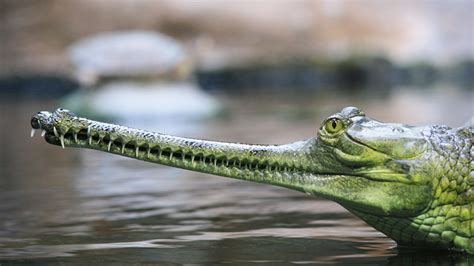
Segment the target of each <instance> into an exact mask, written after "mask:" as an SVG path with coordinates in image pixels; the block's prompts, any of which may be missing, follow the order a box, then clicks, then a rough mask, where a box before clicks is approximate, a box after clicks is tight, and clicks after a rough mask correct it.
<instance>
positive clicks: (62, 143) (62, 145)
mask: <svg viewBox="0 0 474 266" xmlns="http://www.w3.org/2000/svg"><path fill="white" fill-rule="evenodd" d="M59 140H60V141H61V147H63V149H64V135H61V136H60V137H59Z"/></svg>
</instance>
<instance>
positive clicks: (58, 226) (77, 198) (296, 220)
mask: <svg viewBox="0 0 474 266" xmlns="http://www.w3.org/2000/svg"><path fill="white" fill-rule="evenodd" d="M473 95H474V93H473V92H472V91H461V90H435V91H426V90H425V91H417V90H408V89H406V90H401V91H397V92H396V93H393V94H389V95H385V96H384V97H375V96H372V95H370V94H363V95H346V96H342V95H329V94H327V95H312V96H311V97H291V96H285V97H283V96H281V97H280V96H277V95H276V96H272V97H265V98H262V97H260V96H259V97H252V96H239V97H236V96H233V97H231V96H220V99H221V101H222V102H223V103H224V104H225V105H226V106H227V107H228V112H227V113H228V115H224V116H222V117H218V118H215V119H210V120H205V121H196V122H184V121H181V122H179V121H176V120H174V121H163V120H161V121H153V122H150V121H148V122H147V123H145V122H144V121H141V122H140V121H124V122H123V123H125V124H127V125H130V126H139V127H144V128H148V129H154V130H156V129H160V128H161V129H163V130H161V131H165V133H175V134H179V135H182V136H193V137H203V138H208V139H216V140H227V141H238V142H250V143H284V142H290V141H294V140H298V139H305V138H308V137H310V136H311V135H313V134H315V132H316V128H317V127H318V125H319V122H320V121H321V120H322V119H323V118H324V117H326V116H328V115H330V114H332V113H334V112H336V111H338V110H340V109H341V108H342V107H343V106H346V105H356V106H359V107H361V109H363V110H364V111H365V112H366V113H367V114H369V115H370V116H372V117H374V118H377V119H379V120H382V121H391V122H405V123H412V124H430V123H445V124H448V125H451V126H459V125H461V124H462V123H463V122H464V121H466V120H467V119H468V118H469V117H471V116H473V115H474V112H473V109H472V106H471V105H472V100H473ZM56 107H57V106H56V103H55V102H8V101H6V100H4V101H2V107H1V120H2V121H1V125H2V130H1V131H0V132H1V135H0V137H1V138H0V140H1V141H2V142H1V146H2V148H1V153H0V155H1V157H0V163H1V165H0V166H1V168H0V170H1V172H0V264H1V265H4V264H6V265H9V264H10V263H14V264H16V263H26V264H28V263H31V262H44V263H51V264H62V263H78V264H102V263H114V264H116V263H134V264H140V263H153V264H155V263H161V264H165V265H167V264H169V265H174V264H268V265H281V264H289V263H293V264H313V263H320V264H327V263H346V264H389V265H398V264H403V265H411V264H425V265H431V264H435V263H437V264H465V265H469V264H472V263H473V261H474V260H473V258H470V257H467V256H466V255H461V254H455V253H454V254H450V253H440V252H429V251H419V250H411V251H409V250H401V249H398V248H396V245H395V243H394V242H393V241H392V240H390V239H388V238H386V237H385V236H384V235H383V234H381V233H379V232H377V231H376V230H374V229H372V228H371V227H369V226H367V225H366V224H365V223H364V222H362V221H361V220H360V219H358V218H356V217H355V216H353V215H352V214H350V213H349V212H348V211H346V210H345V209H343V208H342V207H340V206H339V205H338V204H335V203H333V202H330V201H326V200H324V199H320V198H316V197H311V196H307V195H305V194H301V193H298V192H294V191H291V190H287V189H283V188H278V187H273V186H269V185H261V184H254V183H249V182H244V181H237V180H232V179H226V178H221V177H216V176H211V175H206V174H200V173H193V172H190V171H185V170H180V169H174V168H170V167H165V166H160V165H155V164H150V163H145V162H140V161H135V160H132V159H127V158H122V157H119V156H115V155H110V154H106V153H100V152H97V151H90V150H78V149H66V150H62V149H61V148H60V147H56V146H52V145H49V144H46V143H45V142H44V140H42V139H41V138H40V137H39V136H37V137H35V138H33V139H30V137H29V134H30V126H29V120H30V117H31V115H32V114H33V113H34V112H36V111H39V110H53V109H55V108H56Z"/></svg>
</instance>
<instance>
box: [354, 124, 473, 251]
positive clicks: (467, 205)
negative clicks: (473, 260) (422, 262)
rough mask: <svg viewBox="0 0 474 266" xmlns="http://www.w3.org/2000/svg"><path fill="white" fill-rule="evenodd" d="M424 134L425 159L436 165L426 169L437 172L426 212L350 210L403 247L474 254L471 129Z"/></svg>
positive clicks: (440, 128)
mask: <svg viewBox="0 0 474 266" xmlns="http://www.w3.org/2000/svg"><path fill="white" fill-rule="evenodd" d="M424 133H425V135H426V137H427V138H428V139H429V142H430V145H431V148H432V152H427V153H426V154H427V155H425V156H426V157H425V159H426V160H427V161H432V162H433V165H427V167H431V169H436V170H437V171H431V174H432V178H433V180H432V193H433V200H432V201H431V203H430V204H429V206H428V207H427V209H426V210H425V211H423V212H422V213H421V214H419V215H416V216H413V217H391V216H380V215H371V214H368V213H363V212H358V211H353V210H351V211H352V212H353V213H355V214H356V215H357V216H359V217H360V218H362V219H363V220H365V221H366V222H367V223H368V224H370V225H371V226H373V227H374V228H376V229H377V230H379V231H381V232H383V233H384V234H385V235H387V236H388V237H390V238H392V239H394V240H395V241H396V242H397V243H398V244H399V245H401V246H419V247H430V248H439V249H448V248H452V247H454V248H455V249H459V250H467V251H468V252H469V253H474V215H473V212H474V204H473V201H474V191H473V190H472V188H471V187H472V185H473V183H474V176H473V175H472V169H469V167H466V165H469V163H470V162H471V161H472V158H471V150H472V128H460V129H450V128H447V127H443V126H434V127H430V128H427V130H426V131H425V132H424ZM439 162H441V164H439ZM434 164H436V165H434ZM471 165H472V162H471ZM425 170H426V169H419V171H425Z"/></svg>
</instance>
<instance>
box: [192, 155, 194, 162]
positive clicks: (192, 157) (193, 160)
mask: <svg viewBox="0 0 474 266" xmlns="http://www.w3.org/2000/svg"><path fill="white" fill-rule="evenodd" d="M191 163H192V164H193V163H194V155H191Z"/></svg>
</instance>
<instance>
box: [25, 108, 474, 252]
mask: <svg viewBox="0 0 474 266" xmlns="http://www.w3.org/2000/svg"><path fill="white" fill-rule="evenodd" d="M31 124H32V127H33V128H34V129H42V130H43V132H44V133H45V135H44V137H45V139H46V141H47V142H49V143H51V144H55V145H61V146H63V147H64V146H69V147H79V148H90V149H95V150H100V151H105V152H110V153H114V154H118V155H123V156H128V157H131V158H136V159H139V160H144V161H149V162H154V163H159V164H164V165H169V166H174V167H179V168H184V169H190V170H194V171H199V172H205V173H211V174H215V175H220V176H227V177H231V178H236V179H242V180H248V181H254V182H259V183H267V184H272V185H277V186H283V187H287V188H290V189H294V190H298V191H301V192H305V193H308V194H312V195H318V196H322V197H325V198H327V199H330V200H333V201H336V202H338V203H339V204H341V205H342V206H344V207H345V208H347V209H348V210H349V211H351V212H352V213H354V214H356V215H357V216H359V217H360V218H362V219H363V220H364V221H366V222H367V223H368V224H370V225H371V226H373V227H374V228H376V229H377V230H379V231H381V232H383V233H384V234H386V235H387V236H388V237H390V238H392V239H394V240H395V241H396V242H397V243H398V244H399V245H401V246H410V247H426V248H431V249H449V250H456V251H463V252H467V253H471V254H474V238H473V230H474V219H473V218H474V207H473V206H474V204H473V199H474V189H473V184H474V170H473V168H474V167H473V166H474V164H473V161H472V157H473V149H472V142H473V131H474V129H473V127H472V126H465V127H461V128H456V129H452V128H449V127H446V126H426V127H413V126H408V125H403V124H392V123H381V122H378V121H376V120H373V119H371V118H369V117H367V116H365V115H364V113H363V112H361V111H360V110H358V109H357V108H355V107H347V108H345V109H343V110H342V111H341V112H339V113H337V114H334V115H332V116H330V117H329V118H328V119H326V120H325V121H323V123H322V124H321V127H320V129H319V132H318V133H317V134H316V136H314V137H312V138H310V139H307V140H304V141H298V142H294V143H290V144H285V145H249V144H238V143H225V142H217V141H207V140H198V139H190V138H180V137H174V136H170V135H164V134H160V133H153V132H148V131H144V130H139V129H132V128H128V127H124V126H118V125H113V124H106V123H101V122H96V121H92V120H88V119H85V118H80V117H77V116H75V115H74V114H73V113H71V112H69V111H67V110H63V109H58V110H56V111H55V112H53V113H50V112H40V113H37V114H36V115H34V116H33V118H32V120H31Z"/></svg>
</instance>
